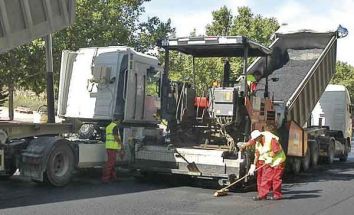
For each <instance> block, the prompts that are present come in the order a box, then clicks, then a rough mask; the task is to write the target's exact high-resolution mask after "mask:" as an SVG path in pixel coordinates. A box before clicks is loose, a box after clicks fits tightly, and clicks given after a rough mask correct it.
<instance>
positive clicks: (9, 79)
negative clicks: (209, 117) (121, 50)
mask: <svg viewBox="0 0 354 215" xmlns="http://www.w3.org/2000/svg"><path fill="white" fill-rule="evenodd" d="M146 1H149V0H77V1H76V2H77V5H76V20H75V23H74V24H73V25H72V26H70V27H68V28H66V29H64V30H62V31H59V32H57V33H55V34H54V36H53V63H54V75H55V76H54V77H55V83H56V86H57V84H58V80H59V79H58V77H59V70H60V62H61V52H62V50H74V51H75V50H78V49H79V48H83V47H92V46H111V45H127V46H131V47H138V48H139V49H140V50H144V51H145V50H147V49H148V48H150V47H152V44H155V43H156V42H155V41H154V40H155V38H157V37H160V36H162V35H163V34H164V32H165V31H166V32H167V31H173V29H172V28H171V24H170V21H167V23H164V22H162V21H160V20H159V19H158V18H156V17H153V18H150V19H149V20H148V21H147V22H146V23H143V24H140V25H139V17H140V15H141V14H142V13H143V12H144V8H143V7H142V4H143V3H144V2H146ZM138 30H140V34H136V32H137V31H138ZM45 65H46V63H45V46H44V42H43V40H42V39H38V40H35V41H33V42H31V43H30V44H27V45H24V46H21V47H18V48H17V49H14V50H12V51H10V52H8V53H5V54H3V55H0V80H1V81H0V82H1V83H0V85H7V84H8V83H14V84H15V87H22V88H24V89H30V90H33V91H34V92H36V93H41V92H43V91H44V90H45V86H46V80H45V74H46V67H45Z"/></svg>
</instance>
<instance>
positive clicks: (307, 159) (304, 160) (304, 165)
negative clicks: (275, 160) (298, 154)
mask: <svg viewBox="0 0 354 215" xmlns="http://www.w3.org/2000/svg"><path fill="white" fill-rule="evenodd" d="M310 165H311V152H310V149H309V148H308V149H307V152H306V154H305V157H303V158H302V159H301V166H302V170H303V171H304V172H306V171H308V170H309V169H310Z"/></svg>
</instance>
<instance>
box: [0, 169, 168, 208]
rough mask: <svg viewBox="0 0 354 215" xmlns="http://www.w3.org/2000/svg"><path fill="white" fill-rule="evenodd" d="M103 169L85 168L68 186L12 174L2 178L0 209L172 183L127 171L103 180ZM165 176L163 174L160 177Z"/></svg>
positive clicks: (120, 193) (152, 187) (139, 190)
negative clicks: (112, 179)
mask: <svg viewBox="0 0 354 215" xmlns="http://www.w3.org/2000/svg"><path fill="white" fill-rule="evenodd" d="M100 176H101V172H100V171H99V172H98V171H97V170H96V171H95V170H93V171H85V172H83V173H80V174H79V175H77V176H76V177H75V178H74V179H73V181H72V182H71V183H70V184H69V185H67V186H65V187H52V186H50V185H45V184H37V183H34V182H31V181H29V180H28V179H26V178H23V177H21V176H13V177H12V178H10V179H9V180H7V181H0V209H5V208H13V207H23V206H31V205H39V204H47V203H57V202H63V201H72V200H80V199H90V198H97V197H104V196H113V195H122V194H130V193H137V192H146V191H152V190H159V189H166V188H170V187H173V185H171V183H157V182H156V181H150V182H149V183H141V182H140V180H139V182H137V180H134V177H133V176H132V175H130V174H124V175H123V176H121V177H120V178H119V180H118V181H116V182H112V183H108V184H103V183H101V180H100ZM160 180H163V178H160Z"/></svg>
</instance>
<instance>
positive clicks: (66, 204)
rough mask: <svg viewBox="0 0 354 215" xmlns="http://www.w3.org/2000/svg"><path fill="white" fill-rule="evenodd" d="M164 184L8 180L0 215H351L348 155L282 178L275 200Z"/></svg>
mask: <svg viewBox="0 0 354 215" xmlns="http://www.w3.org/2000/svg"><path fill="white" fill-rule="evenodd" d="M158 180H160V181H163V180H165V178H162V177H161V178H158ZM170 184H171V183H167V182H158V183H157V182H156V180H155V181H149V182H140V181H137V180H135V179H134V178H132V177H128V176H122V177H121V179H120V181H118V182H115V183H112V184H101V182H100V174H99V172H97V173H93V172H88V173H83V174H80V175H79V176H77V177H76V178H75V180H74V181H73V182H72V183H71V184H70V185H69V186H67V187H64V188H54V187H50V186H43V185H38V184H35V183H32V182H29V181H28V180H27V179H25V178H22V177H20V176H13V177H12V178H11V179H10V180H8V181H5V182H4V181H2V182H0V214H1V215H5V214H16V215H20V214H26V215H27V214H35V215H41V214H45V215H47V214H50V215H55V214H58V215H65V214H70V215H75V214H85V215H86V214H87V215H89V214H112V215H113V214H125V215H128V214H129V215H130V214H154V215H155V214H186V215H199V214H233V215H236V214H242V215H245V214H271V215H276V214H281V215H284V214H286V215H292V214H294V215H295V214H296V215H299V214H321V215H322V214H328V215H333V214H338V215H346V214H348V215H352V214H354V212H353V211H354V156H353V152H352V153H351V155H350V159H349V160H348V161H347V162H346V163H340V162H335V163H334V164H333V165H331V166H328V165H321V166H320V167H318V168H316V169H314V170H311V171H310V172H308V173H303V174H301V175H299V176H296V177H294V176H292V177H288V178H286V179H285V183H284V186H283V191H284V199H283V200H280V201H270V200H265V201H258V202H254V201H253V200H251V197H252V196H254V195H255V194H256V193H255V192H254V191H251V192H234V193H230V194H229V195H228V196H225V197H213V193H214V192H215V189H211V188H205V187H204V188H200V187H196V186H191V185H189V184H188V185H185V184H181V183H177V185H170Z"/></svg>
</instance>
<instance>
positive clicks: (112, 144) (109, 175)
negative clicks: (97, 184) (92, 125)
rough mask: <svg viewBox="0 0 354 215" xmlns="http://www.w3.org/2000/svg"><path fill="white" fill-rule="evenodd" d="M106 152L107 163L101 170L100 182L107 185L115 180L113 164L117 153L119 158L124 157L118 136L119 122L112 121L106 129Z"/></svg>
mask: <svg viewBox="0 0 354 215" xmlns="http://www.w3.org/2000/svg"><path fill="white" fill-rule="evenodd" d="M106 150H107V162H106V165H105V166H104V169H103V175H102V181H103V182H105V183H107V182H110V181H112V180H117V176H116V171H115V164H116V160H117V154H118V153H119V154H120V156H121V158H122V157H123V156H124V149H123V144H122V140H121V138H120V134H119V121H118V120H113V121H112V122H111V123H110V124H109V125H108V126H107V127H106Z"/></svg>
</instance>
